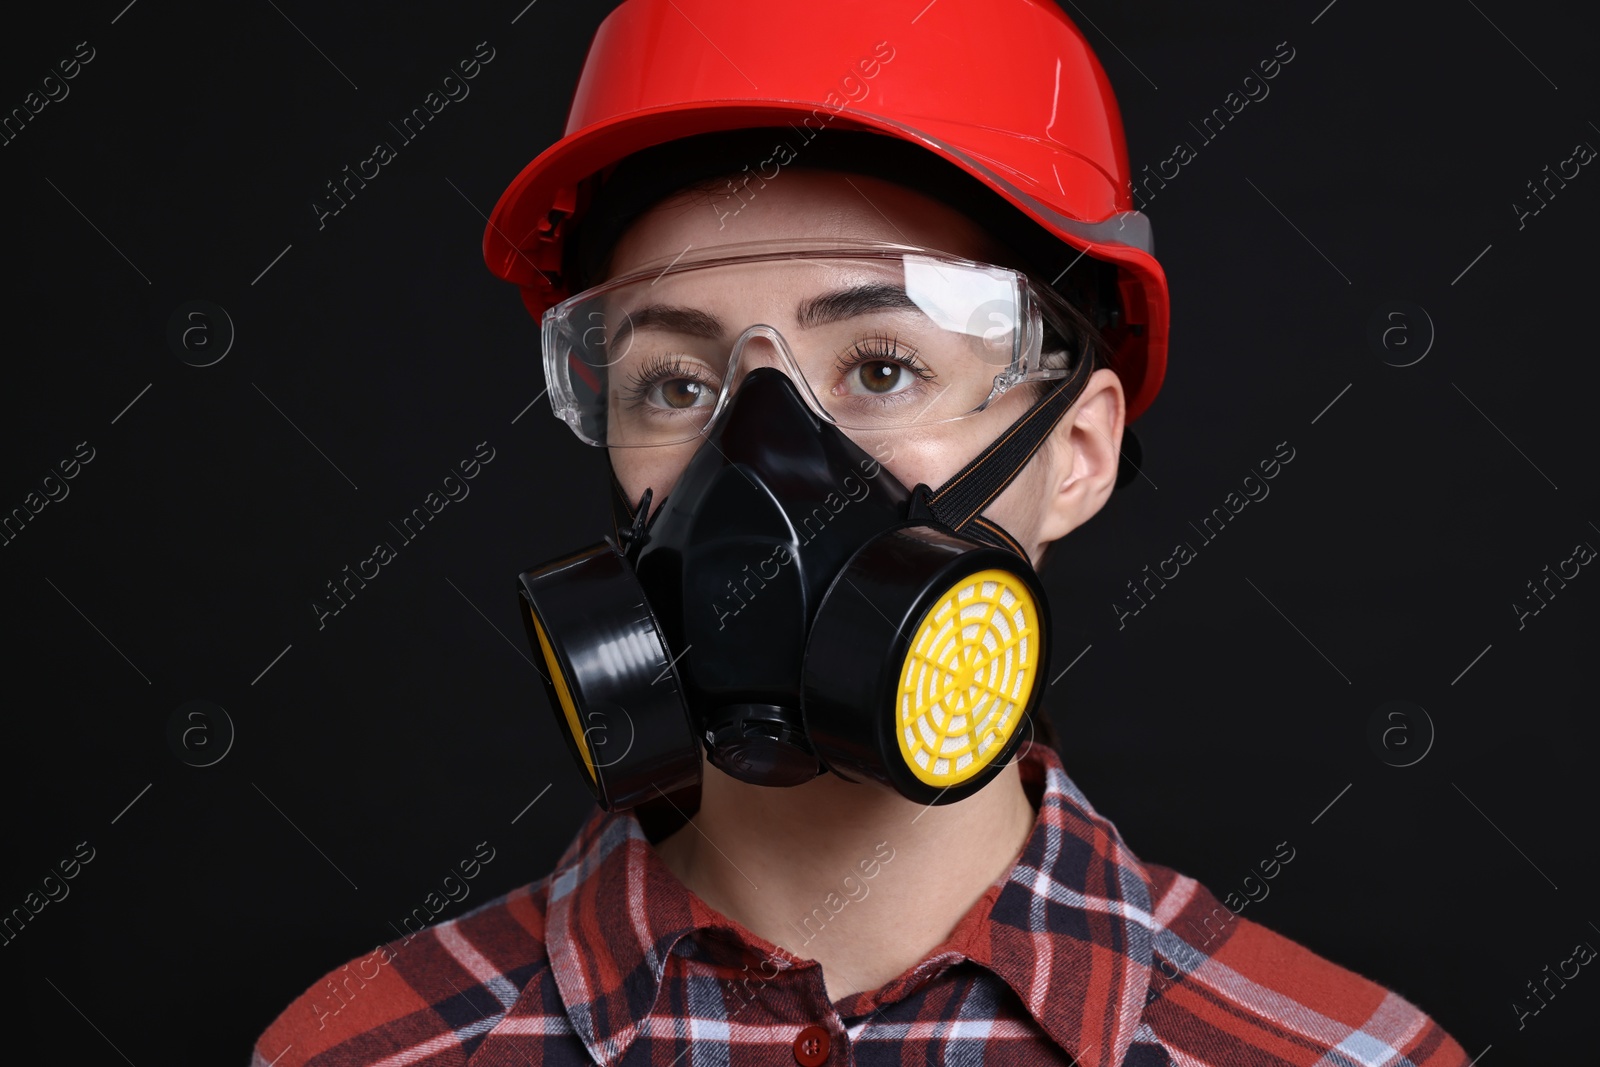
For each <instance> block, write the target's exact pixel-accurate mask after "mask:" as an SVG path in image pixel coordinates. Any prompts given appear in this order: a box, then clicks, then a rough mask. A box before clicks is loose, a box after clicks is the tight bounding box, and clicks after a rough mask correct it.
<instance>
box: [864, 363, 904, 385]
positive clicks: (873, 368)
mask: <svg viewBox="0 0 1600 1067" xmlns="http://www.w3.org/2000/svg"><path fill="white" fill-rule="evenodd" d="M856 373H857V374H858V375H859V377H860V379H861V384H862V385H864V386H866V387H867V391H868V392H871V393H892V392H894V391H895V389H896V387H897V386H899V384H900V380H901V379H902V378H904V377H905V376H906V374H907V371H906V368H905V367H904V366H902V365H900V364H899V363H891V362H889V361H887V360H873V361H871V362H868V363H863V364H862V365H861V369H860V370H859V371H857V372H856Z"/></svg>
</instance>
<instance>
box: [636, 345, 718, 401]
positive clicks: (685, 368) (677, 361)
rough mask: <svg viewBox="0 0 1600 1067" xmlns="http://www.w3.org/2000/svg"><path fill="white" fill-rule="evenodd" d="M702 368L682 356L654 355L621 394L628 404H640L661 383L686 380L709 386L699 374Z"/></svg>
mask: <svg viewBox="0 0 1600 1067" xmlns="http://www.w3.org/2000/svg"><path fill="white" fill-rule="evenodd" d="M701 370H702V368H701V367H699V366H697V365H696V364H693V363H689V362H688V361H686V360H685V359H684V358H683V357H682V356H662V355H654V356H651V357H650V361H649V362H648V363H646V364H645V365H644V366H643V367H640V368H639V370H638V372H637V373H636V374H635V375H634V377H633V380H632V381H631V382H630V383H629V384H628V387H627V389H626V390H625V391H624V392H623V394H622V395H623V398H624V399H626V400H627V401H628V402H629V403H630V404H638V403H642V402H643V401H644V399H645V397H646V396H648V395H649V394H650V390H652V389H654V388H655V387H656V386H658V385H660V384H661V383H662V382H666V381H671V380H672V379H673V378H688V379H689V380H690V381H695V382H699V383H700V384H701V385H705V386H708V387H709V386H711V385H712V383H711V382H709V381H707V380H706V379H705V378H704V377H702V376H701V375H700V374H698V373H696V372H697V371H701Z"/></svg>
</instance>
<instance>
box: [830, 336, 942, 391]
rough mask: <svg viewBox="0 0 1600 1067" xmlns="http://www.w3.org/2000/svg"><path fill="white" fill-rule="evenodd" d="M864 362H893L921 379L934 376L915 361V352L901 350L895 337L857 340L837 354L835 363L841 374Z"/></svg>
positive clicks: (925, 379)
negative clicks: (843, 351) (849, 347)
mask: <svg viewBox="0 0 1600 1067" xmlns="http://www.w3.org/2000/svg"><path fill="white" fill-rule="evenodd" d="M864 363H895V364H898V365H899V366H902V367H904V368H905V369H906V370H908V371H910V372H911V373H912V374H914V375H916V376H917V377H918V378H920V379H921V380H922V381H927V380H928V379H929V378H932V377H933V376H934V375H933V372H932V371H930V370H929V369H928V368H926V367H924V366H923V365H922V364H921V363H919V362H918V361H917V357H916V354H915V353H911V352H903V351H901V349H900V347H899V339H898V338H896V337H869V338H867V339H866V340H864V341H858V342H856V344H855V347H853V348H852V349H850V351H848V352H846V353H844V354H842V355H840V356H839V360H838V364H837V365H838V368H839V372H840V373H841V374H848V373H849V372H850V371H852V370H855V369H856V368H857V367H860V366H861V365H862V364H864Z"/></svg>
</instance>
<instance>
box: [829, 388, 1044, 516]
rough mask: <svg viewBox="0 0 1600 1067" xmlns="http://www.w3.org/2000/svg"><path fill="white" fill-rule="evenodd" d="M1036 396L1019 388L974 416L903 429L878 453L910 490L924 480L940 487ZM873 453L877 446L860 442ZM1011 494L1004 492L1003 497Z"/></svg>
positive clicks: (993, 438) (986, 446)
mask: <svg viewBox="0 0 1600 1067" xmlns="http://www.w3.org/2000/svg"><path fill="white" fill-rule="evenodd" d="M1031 401H1032V398H1031V397H1027V396H1024V395H1022V391H1020V390H1019V391H1016V392H1013V393H1011V394H1010V395H1007V396H1003V397H1001V398H1000V400H999V401H997V402H996V403H995V404H994V405H992V406H991V407H990V408H989V409H988V410H987V411H985V412H983V413H982V414H979V415H974V416H972V417H971V418H966V419H957V420H955V421H953V422H941V423H935V424H934V425H932V426H924V427H920V428H915V429H912V430H909V431H902V432H900V433H898V434H896V435H894V437H893V438H892V439H890V440H888V441H887V442H886V443H882V444H880V445H878V446H877V448H878V451H877V453H876V454H877V456H878V458H879V459H880V460H881V461H882V462H883V465H884V466H885V467H887V468H888V469H889V470H890V472H891V473H893V474H894V476H895V477H896V478H898V479H900V480H901V481H902V482H904V483H905V486H906V488H907V489H910V488H912V487H914V486H915V485H916V484H917V483H918V482H922V483H924V484H925V485H927V486H928V488H930V489H937V488H939V487H940V486H941V485H943V484H944V483H945V482H947V481H949V480H950V479H951V478H953V477H954V476H955V475H956V474H957V473H958V472H960V470H961V468H962V467H965V466H966V465H967V464H968V463H970V462H972V460H973V459H974V458H976V456H977V455H978V453H980V452H982V451H983V450H984V449H985V448H988V447H989V445H990V444H992V443H993V442H994V441H995V440H996V439H997V438H999V437H1000V435H1002V434H1004V433H1005V432H1006V429H1007V427H1009V426H1010V425H1011V424H1012V423H1013V422H1014V421H1016V419H1017V418H1018V417H1019V416H1021V415H1022V414H1023V413H1024V412H1025V411H1027V409H1028V405H1029V404H1030V403H1031ZM857 443H859V444H861V445H862V447H863V448H866V449H867V450H868V451H869V452H871V451H873V446H870V445H868V444H866V443H864V442H857ZM1006 495H1009V490H1008V491H1007V493H1003V494H1002V498H1003V497H1004V496H1006Z"/></svg>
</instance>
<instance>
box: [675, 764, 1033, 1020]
mask: <svg viewBox="0 0 1600 1067" xmlns="http://www.w3.org/2000/svg"><path fill="white" fill-rule="evenodd" d="M1036 816H1037V813H1036V812H1035V810H1034V807H1033V805H1032V803H1031V801H1030V800H1029V798H1028V796H1027V794H1026V792H1025V791H1024V789H1023V787H1022V779H1021V775H1020V774H1019V772H1018V770H1017V767H1016V766H1015V762H1013V764H1012V765H1011V766H1008V767H1006V768H1005V769H1004V770H1002V771H1001V772H1000V773H999V774H998V775H996V776H995V778H994V780H993V781H991V782H990V783H989V784H988V785H987V786H985V787H984V788H983V789H982V790H980V791H979V792H977V793H975V794H973V795H972V796H970V797H968V798H967V799H965V800H962V801H960V802H958V803H955V804H945V805H939V806H925V805H922V804H918V803H915V802H913V801H910V800H907V799H906V798H905V797H902V796H901V795H900V794H899V793H897V792H895V791H894V790H892V789H890V788H888V787H887V786H880V785H877V784H856V783H851V782H847V781H845V780H844V779H842V778H839V777H838V776H836V775H833V774H823V775H821V776H819V777H817V778H815V779H813V780H812V781H810V782H807V783H805V784H804V785H799V786H791V787H783V788H772V787H764V786H754V785H750V784H748V783H746V782H741V781H739V780H738V779H735V778H732V777H730V776H729V775H727V774H724V773H723V772H722V771H720V770H718V769H717V768H716V767H714V766H712V765H711V764H709V763H707V764H706V765H705V774H704V778H703V779H702V782H701V793H700V809H699V811H698V812H697V813H696V814H695V815H694V816H693V817H692V818H691V819H690V820H689V822H688V823H687V824H685V825H684V826H682V827H680V828H679V829H678V830H676V831H675V832H673V833H672V834H671V835H669V836H668V837H666V838H664V839H663V840H662V841H660V842H659V843H657V844H656V846H655V848H656V851H657V853H658V854H659V855H660V856H661V859H662V860H663V861H664V862H665V863H666V865H667V867H668V868H669V869H670V870H671V871H672V872H673V873H674V874H676V875H677V876H678V878H679V880H680V881H682V882H683V884H684V885H685V886H686V887H688V889H689V890H690V891H691V892H693V893H694V894H695V895H696V896H698V897H699V898H700V899H701V900H703V901H704V902H705V903H706V904H708V905H710V906H711V907H712V908H715V909H716V910H717V911H719V912H721V913H722V914H723V915H725V916H727V917H728V918H730V919H733V920H734V921H736V922H738V923H739V924H741V925H742V926H744V927H745V928H746V929H747V930H749V931H751V932H752V933H755V934H758V935H760V936H761V937H764V938H766V939H767V940H768V941H771V942H773V943H774V944H776V945H778V946H779V947H780V948H783V949H784V950H786V951H788V952H791V953H793V954H794V955H796V956H798V957H800V958H802V959H813V960H817V961H818V962H820V963H821V964H822V972H823V980H824V983H825V985H826V987H827V991H828V997H829V999H830V1000H832V1001H838V1000H839V999H841V998H842V997H845V996H848V995H850V994H851V993H855V992H859V991H862V990H870V989H876V988H878V987H880V986H882V985H884V984H885V983H887V982H889V981H890V980H892V979H894V978H896V977H898V976H899V975H901V974H902V973H904V972H905V971H906V970H908V969H909V968H910V967H912V966H913V965H915V964H916V963H917V962H918V961H920V960H921V959H923V958H924V957H925V956H927V955H928V953H929V952H931V951H932V950H933V949H934V948H936V947H938V946H939V945H940V944H941V943H943V942H944V941H945V940H946V939H947V938H948V937H949V936H950V933H951V932H952V930H954V928H955V926H956V924H957V923H958V922H959V921H960V919H961V918H962V916H963V915H965V914H966V913H967V911H968V910H970V909H971V907H972V906H973V904H975V903H976V902H977V901H978V899H979V898H980V897H982V896H983V893H984V891H985V890H986V889H987V888H988V887H989V886H990V885H991V884H992V883H994V882H995V881H996V880H998V879H1000V878H1001V877H1002V876H1004V875H1005V874H1007V873H1008V872H1009V871H1010V870H1011V868H1012V866H1013V865H1014V864H1015V863H1016V861H1017V859H1018V858H1019V856H1020V855H1021V853H1022V849H1023V846H1024V845H1025V844H1026V842H1027V839H1028V835H1029V834H1030V833H1031V832H1032V829H1033V825H1034V821H1035V818H1036Z"/></svg>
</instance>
